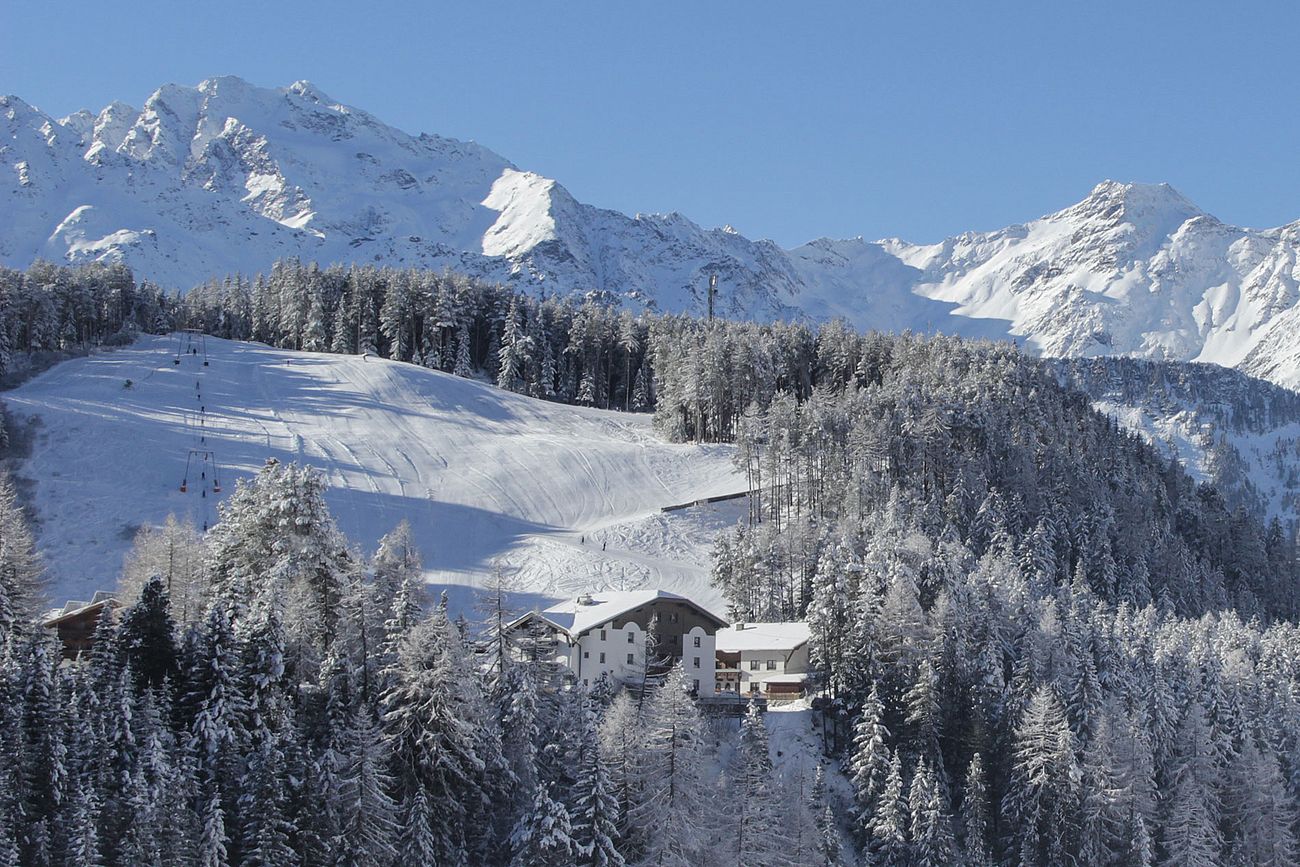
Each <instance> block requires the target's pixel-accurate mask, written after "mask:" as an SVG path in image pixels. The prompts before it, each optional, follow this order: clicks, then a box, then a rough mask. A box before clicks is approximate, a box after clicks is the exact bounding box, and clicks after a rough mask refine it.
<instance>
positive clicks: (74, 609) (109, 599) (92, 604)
mask: <svg viewBox="0 0 1300 867" xmlns="http://www.w3.org/2000/svg"><path fill="white" fill-rule="evenodd" d="M120 604H121V603H119V602H118V601H117V597H115V596H114V595H113V594H112V593H109V592H108V591H105V590H96V591H95V595H94V597H93V598H92V599H91V601H89V602H85V601H82V600H80V599H73V600H69V601H68V602H67V603H65V604H64V606H63V607H62V608H51V609H50V610H49V611H47V612H45V616H44V617H43V618H42V622H43V623H44V624H45V626H54V625H56V624H58V623H59V622H60V621H62V620H66V619H69V618H73V617H78V616H80V615H82V614H85V613H86V612H88V611H93V610H96V609H99V608H103V607H104V606H105V605H110V606H112V607H114V608H116V607H118V606H119V605H120Z"/></svg>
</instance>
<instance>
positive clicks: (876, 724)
mask: <svg viewBox="0 0 1300 867" xmlns="http://www.w3.org/2000/svg"><path fill="white" fill-rule="evenodd" d="M884 717H885V708H884V705H883V704H882V703H881V701H880V689H879V687H878V686H877V685H876V684H872V687H871V692H870V693H869V694H868V695H867V700H866V701H865V702H863V704H862V711H861V713H860V714H859V715H858V722H857V724H856V725H855V726H854V731H853V752H852V754H851V757H850V759H849V767H848V771H849V779H850V781H851V782H852V783H853V793H854V813H853V815H854V826H853V827H854V830H855V832H856V834H857V836H858V838H859V839H860V840H861V841H863V842H865V841H866V840H868V839H870V837H871V826H872V823H873V822H874V820H875V816H876V810H877V808H878V806H879V803H880V798H881V794H882V793H883V792H884V790H885V780H886V778H887V777H888V776H889V761H890V756H891V754H890V750H889V729H887V728H885V723H884Z"/></svg>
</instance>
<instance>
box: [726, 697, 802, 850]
mask: <svg viewBox="0 0 1300 867" xmlns="http://www.w3.org/2000/svg"><path fill="white" fill-rule="evenodd" d="M773 783H774V780H773V778H772V755H771V752H770V749H769V746H768V737H767V727H766V726H765V725H764V724H763V718H762V716H761V715H760V712H759V709H758V703H757V702H756V701H754V700H752V699H751V700H750V702H749V707H748V708H747V709H746V712H745V718H744V720H743V721H742V722H741V724H740V737H739V738H738V739H737V742H736V748H735V751H734V752H733V753H732V755H731V757H730V759H729V761H728V762H727V765H726V768H725V770H724V771H723V792H724V798H725V800H726V801H727V802H729V804H730V805H731V808H730V809H729V810H728V813H729V814H730V815H728V816H727V818H726V821H725V822H723V826H722V829H721V833H722V837H723V842H722V846H721V847H719V849H720V850H721V851H722V852H725V853H726V856H727V859H728V860H727V863H731V864H736V865H738V867H751V865H752V867H767V865H775V864H776V863H777V862H778V861H779V859H780V857H782V856H783V853H782V848H783V847H782V846H781V845H780V842H781V841H780V840H778V838H777V832H776V826H775V825H774V824H773V822H772V816H773V815H775V814H777V813H779V812H781V811H780V810H779V809H778V800H777V794H776V791H775V788H774V785H773ZM792 809H793V807H792ZM792 809H791V810H787V811H786V812H787V813H790V812H792ZM720 854H721V853H720Z"/></svg>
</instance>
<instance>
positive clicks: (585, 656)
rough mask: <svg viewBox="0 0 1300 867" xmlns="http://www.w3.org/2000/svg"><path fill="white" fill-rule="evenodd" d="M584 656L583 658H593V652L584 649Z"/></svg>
mask: <svg viewBox="0 0 1300 867" xmlns="http://www.w3.org/2000/svg"><path fill="white" fill-rule="evenodd" d="M582 658H583V659H591V653H590V652H589V651H586V650H584V651H583V652H582Z"/></svg>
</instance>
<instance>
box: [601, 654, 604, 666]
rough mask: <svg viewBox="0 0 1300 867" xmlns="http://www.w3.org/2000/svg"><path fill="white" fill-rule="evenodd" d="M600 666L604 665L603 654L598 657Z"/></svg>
mask: <svg viewBox="0 0 1300 867" xmlns="http://www.w3.org/2000/svg"><path fill="white" fill-rule="evenodd" d="M600 664H601V665H604V664H605V654H603V653H602V654H601V655H600Z"/></svg>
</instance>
